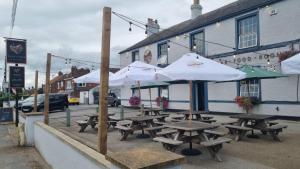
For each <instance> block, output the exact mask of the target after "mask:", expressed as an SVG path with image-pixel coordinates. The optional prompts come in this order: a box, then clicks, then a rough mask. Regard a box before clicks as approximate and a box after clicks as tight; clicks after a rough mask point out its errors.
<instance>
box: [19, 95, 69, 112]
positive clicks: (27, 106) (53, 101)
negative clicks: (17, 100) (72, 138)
mask: <svg viewBox="0 0 300 169" xmlns="http://www.w3.org/2000/svg"><path fill="white" fill-rule="evenodd" d="M44 102H45V95H44V94H39V95H38V96H37V111H38V112H43V111H44ZM68 106H69V102H68V95H67V94H59V93H50V94H49V112H54V111H58V110H61V111H64V110H65V109H66V108H68ZM33 107H34V101H32V102H26V103H23V104H22V112H24V113H28V112H32V111H33Z"/></svg>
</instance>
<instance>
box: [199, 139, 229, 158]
mask: <svg viewBox="0 0 300 169" xmlns="http://www.w3.org/2000/svg"><path fill="white" fill-rule="evenodd" d="M231 141H232V140H231V139H229V138H225V137H219V138H217V139H214V140H209V141H203V142H201V143H200V144H201V145H202V146H204V147H206V148H207V149H208V152H209V154H210V155H211V156H212V158H214V159H215V160H217V161H219V162H221V161H222V159H221V158H220V157H219V155H218V152H219V151H220V150H221V148H222V147H223V143H230V142H231Z"/></svg>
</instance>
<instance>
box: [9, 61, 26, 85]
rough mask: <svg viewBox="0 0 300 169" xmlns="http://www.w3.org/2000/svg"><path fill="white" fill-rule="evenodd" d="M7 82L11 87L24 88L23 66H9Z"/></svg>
mask: <svg viewBox="0 0 300 169" xmlns="http://www.w3.org/2000/svg"><path fill="white" fill-rule="evenodd" d="M9 84H10V87H11V88H24V86H25V69H24V67H18V66H10V67H9Z"/></svg>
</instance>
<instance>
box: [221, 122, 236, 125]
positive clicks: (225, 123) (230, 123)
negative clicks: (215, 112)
mask: <svg viewBox="0 0 300 169" xmlns="http://www.w3.org/2000/svg"><path fill="white" fill-rule="evenodd" d="M237 122H238V121H229V122H224V123H221V124H222V125H235V124H237Z"/></svg>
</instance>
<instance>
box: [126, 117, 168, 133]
mask: <svg viewBox="0 0 300 169" xmlns="http://www.w3.org/2000/svg"><path fill="white" fill-rule="evenodd" d="M159 118H162V116H137V117H128V118H126V120H130V121H132V123H131V125H130V128H132V130H142V134H138V135H137V138H149V137H150V136H149V135H148V134H145V131H144V129H145V128H147V127H151V126H154V122H153V120H154V119H159Z"/></svg>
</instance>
